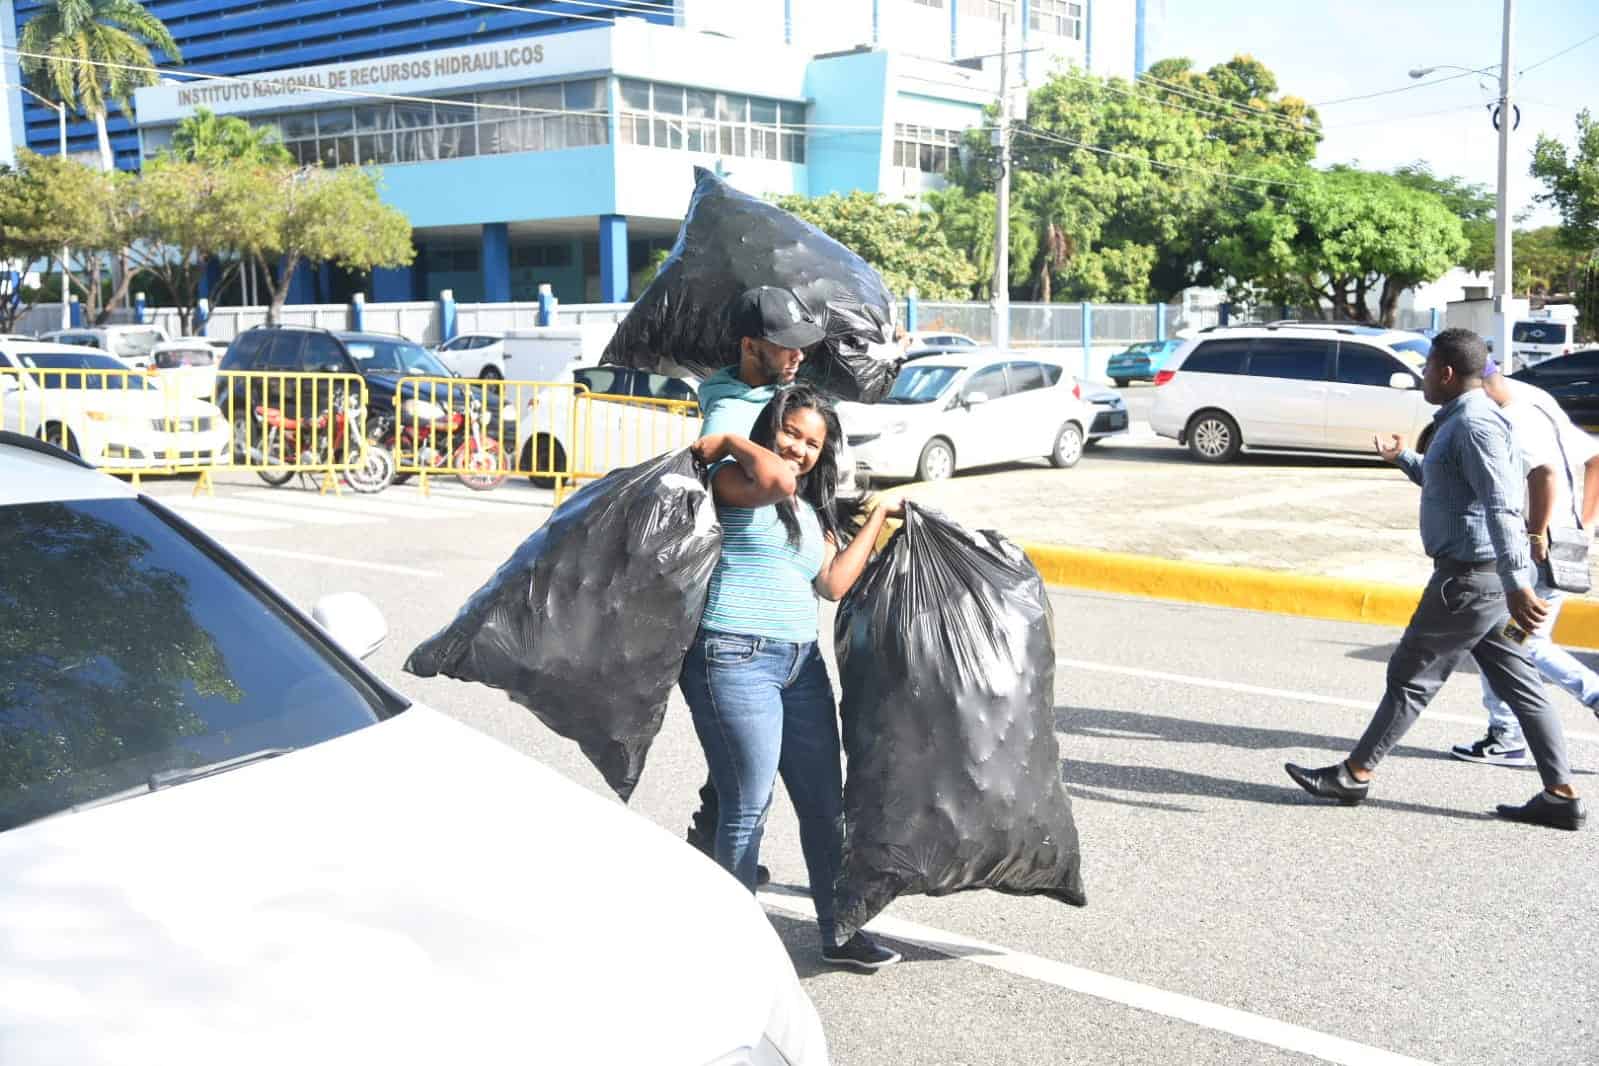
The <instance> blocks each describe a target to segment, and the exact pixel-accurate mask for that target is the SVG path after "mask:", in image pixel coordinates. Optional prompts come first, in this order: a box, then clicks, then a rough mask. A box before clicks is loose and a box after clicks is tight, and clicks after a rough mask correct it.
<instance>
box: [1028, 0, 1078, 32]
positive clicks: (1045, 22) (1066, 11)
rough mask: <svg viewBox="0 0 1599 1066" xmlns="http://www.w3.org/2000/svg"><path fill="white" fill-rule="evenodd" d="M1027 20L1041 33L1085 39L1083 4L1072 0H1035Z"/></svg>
mask: <svg viewBox="0 0 1599 1066" xmlns="http://www.w3.org/2000/svg"><path fill="white" fill-rule="evenodd" d="M1027 21H1028V23H1029V24H1030V25H1031V26H1032V28H1033V29H1035V30H1038V31H1039V32H1041V33H1053V34H1054V35H1055V36H1057V37H1067V38H1070V39H1071V40H1073V41H1080V40H1082V39H1083V5H1082V4H1076V3H1072V2H1071V0H1033V3H1032V7H1031V8H1030V9H1029V10H1028V15H1027Z"/></svg>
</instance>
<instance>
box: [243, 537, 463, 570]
mask: <svg viewBox="0 0 1599 1066" xmlns="http://www.w3.org/2000/svg"><path fill="white" fill-rule="evenodd" d="M228 550H229V551H231V552H234V553H236V554H238V555H270V556H273V557H274V558H278V559H294V560H296V561H297V562H302V563H319V564H321V565H323V566H341V567H346V568H348V569H351V570H372V571H375V572H377V573H379V574H399V575H400V576H402V577H421V578H436V577H443V576H444V575H443V574H441V573H439V572H438V571H436V570H418V569H417V568H416V567H414V566H399V565H397V564H395V563H373V562H367V561H366V560H364V559H341V558H339V557H338V556H336V555H317V554H316V553H314V552H297V551H289V550H288V549H287V548H266V547H262V546H260V545H257V544H230V545H228Z"/></svg>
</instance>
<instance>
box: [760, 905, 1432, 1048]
mask: <svg viewBox="0 0 1599 1066" xmlns="http://www.w3.org/2000/svg"><path fill="white" fill-rule="evenodd" d="M757 897H758V898H759V899H760V901H761V903H762V905H763V906H766V907H770V908H771V909H773V910H779V911H784V912H787V913H789V914H797V915H801V916H803V917H806V918H815V917H816V911H815V908H814V907H812V905H811V901H810V900H808V899H804V898H803V897H798V896H787V895H778V894H775V893H771V892H761V893H758V894H757ZM867 928H868V929H870V930H871V931H872V932H873V933H877V934H879V935H881V936H884V937H887V938H889V939H892V940H899V941H904V942H907V943H911V944H916V945H919V946H921V947H924V948H928V949H930V950H932V951H936V952H939V953H940V954H943V955H948V956H950V957H951V958H955V959H964V960H965V961H967V962H972V963H976V964H977V965H978V966H987V967H989V968H991V969H995V970H1000V971H1003V972H1005V973H1010V974H1015V975H1016V976H1018V977H1025V978H1028V979H1029V980H1033V981H1039V982H1042V983H1044V984H1048V985H1054V986H1055V987H1057V988H1064V989H1066V990H1068V991H1071V992H1077V993H1079V994H1081V995H1085V996H1093V997H1094V998H1096V999H1103V1000H1107V1001H1109V1002H1111V1003H1119V1004H1121V1005H1123V1006H1126V1007H1132V1008H1133V1009H1135V1010H1142V1011H1148V1012H1149V1013H1151V1014H1159V1015H1161V1016H1162V1017H1166V1018H1174V1019H1176V1020H1177V1021H1181V1022H1187V1023H1188V1024H1190V1025H1197V1026H1199V1027H1201V1028H1204V1029H1212V1030H1215V1031H1216V1032H1219V1033H1227V1034H1228V1035H1230V1036H1236V1037H1239V1038H1241V1039H1244V1040H1251V1041H1254V1042H1255V1043H1257V1044H1265V1045H1267V1046H1268V1047H1274V1048H1280V1049H1282V1050H1284V1051H1291V1052H1295V1053H1297V1054H1300V1055H1309V1056H1311V1057H1312V1058H1316V1059H1321V1060H1322V1061H1324V1062H1334V1063H1339V1064H1340V1066H1428V1063H1427V1062H1426V1061H1425V1060H1423V1059H1413V1058H1410V1057H1409V1056H1406V1055H1399V1054H1396V1053H1394V1052H1391V1051H1384V1050H1383V1049H1382V1048H1376V1047H1372V1046H1370V1045H1369V1044H1358V1043H1355V1042H1354V1041H1353V1040H1345V1039H1343V1038H1342V1037H1337V1036H1332V1035H1331V1034H1328V1033H1322V1032H1318V1031H1316V1030H1315V1029H1306V1028H1305V1027H1304V1026H1300V1025H1293V1024H1291V1023H1289V1022H1280V1021H1277V1020H1276V1019H1275V1018H1267V1017H1265V1016H1264V1015H1260V1014H1251V1013H1250V1012H1249V1011H1243V1010H1238V1009H1236V1008H1233V1007H1224V1006H1222V1005H1221V1004H1219V1003H1208V1002H1206V1001H1205V1000H1202V999H1195V998H1194V997H1192V996H1185V995H1183V994H1181V993H1179V992H1167V991H1166V990H1164V989H1160V988H1155V987H1154V986H1153V985H1146V984H1140V983H1139V982H1137V981H1129V980H1126V979H1125V978H1121V977H1112V976H1111V975H1110V974H1103V973H1098V972H1097V971H1094V970H1085V969H1083V968H1082V967H1080V966H1072V965H1071V964H1069V963H1064V962H1058V961H1056V960H1054V959H1046V958H1043V957H1042V956H1039V955H1030V954H1028V953H1026V952H1022V951H1012V950H1011V949H1009V948H1005V947H1000V946H999V945H998V944H990V943H987V942H985V941H982V940H976V939H973V938H972V937H968V936H962V935H961V934H959V933H951V932H947V931H945V930H943V929H935V928H933V927H932V926H927V925H921V924H919V923H917V922H911V921H906V920H904V919H902V918H895V917H893V916H892V915H887V914H882V915H879V916H878V917H876V918H875V919H873V920H872V921H871V923H870V924H869V925H868V926H867Z"/></svg>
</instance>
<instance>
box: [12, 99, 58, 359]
mask: <svg viewBox="0 0 1599 1066" xmlns="http://www.w3.org/2000/svg"><path fill="white" fill-rule="evenodd" d="M0 89H21V90H22V91H23V92H25V93H27V94H28V95H29V96H31V97H33V98H34V99H35V100H37V101H39V102H40V103H41V104H43V105H44V106H45V107H53V108H55V112H56V129H57V132H58V133H59V136H60V149H59V150H60V153H61V159H62V162H65V161H66V158H67V105H66V104H63V103H57V102H56V101H54V100H51V99H50V98H49V97H47V96H41V95H40V94H38V93H36V92H34V91H33V90H32V89H30V88H28V87H27V86H26V85H0ZM67 252H68V249H67V246H66V245H64V244H63V245H62V246H61V328H62V329H71V328H72V307H71V305H70V303H69V302H68V300H67V293H68V292H69V291H70V290H71V282H70V281H69V280H68V277H69V275H68V273H67Z"/></svg>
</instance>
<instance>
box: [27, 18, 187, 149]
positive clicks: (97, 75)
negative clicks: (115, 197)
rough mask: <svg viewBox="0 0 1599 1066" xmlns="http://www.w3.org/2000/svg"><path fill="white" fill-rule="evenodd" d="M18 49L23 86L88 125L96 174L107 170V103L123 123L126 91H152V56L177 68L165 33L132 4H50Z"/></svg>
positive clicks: (176, 58)
mask: <svg viewBox="0 0 1599 1066" xmlns="http://www.w3.org/2000/svg"><path fill="white" fill-rule="evenodd" d="M17 44H18V50H19V51H21V52H24V53H31V54H25V55H24V56H23V57H22V69H23V70H24V72H26V73H27V75H28V76H29V77H30V78H33V79H35V80H36V81H37V82H39V83H41V85H42V86H44V87H48V88H49V89H50V90H51V91H53V93H54V94H55V96H56V98H57V99H59V100H60V101H62V102H63V103H65V104H69V105H71V106H73V107H76V108H78V109H79V110H80V111H82V112H83V113H84V114H85V115H87V116H88V117H90V118H92V119H94V125H95V131H96V133H98V134H99V138H100V167H101V169H103V170H106V171H110V170H111V168H112V165H113V164H112V159H111V138H110V137H109V136H108V135H107V134H106V104H107V101H108V100H110V101H114V102H115V103H116V105H117V107H118V108H119V109H120V110H121V111H122V113H123V114H124V115H127V114H129V113H130V111H131V110H132V104H131V102H130V98H131V97H132V95H133V90H135V89H137V88H139V87H140V86H144V85H154V84H155V83H156V79H157V75H156V72H155V70H154V69H152V68H153V67H154V66H155V60H154V59H153V58H152V57H151V54H150V53H151V49H152V48H155V49H159V50H161V51H162V52H165V53H166V54H167V56H168V57H170V58H171V60H172V61H173V62H174V63H179V62H182V61H183V57H182V55H181V54H180V53H179V51H178V44H177V42H176V41H174V40H173V39H172V34H171V33H170V32H168V31H167V28H166V25H165V24H164V23H162V21H161V20H160V19H158V18H156V17H155V16H154V15H152V14H150V12H148V11H146V10H145V9H144V6H143V5H142V4H140V3H139V2H138V0H50V2H49V4H48V5H47V6H46V7H45V8H44V10H43V11H40V12H39V13H38V14H37V15H35V16H33V18H31V19H29V20H28V24H27V25H26V26H24V27H23V28H22V34H21V37H20V38H19V40H18V42H17ZM40 56H48V58H44V59H41V58H39V57H40Z"/></svg>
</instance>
